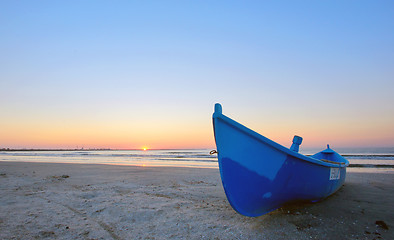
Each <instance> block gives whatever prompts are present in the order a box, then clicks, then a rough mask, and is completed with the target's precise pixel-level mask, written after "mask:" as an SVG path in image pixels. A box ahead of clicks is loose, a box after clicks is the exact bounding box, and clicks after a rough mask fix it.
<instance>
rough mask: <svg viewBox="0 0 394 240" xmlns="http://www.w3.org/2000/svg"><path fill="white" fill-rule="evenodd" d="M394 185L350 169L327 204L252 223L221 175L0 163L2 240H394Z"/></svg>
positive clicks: (385, 176) (385, 174)
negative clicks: (232, 203)
mask: <svg viewBox="0 0 394 240" xmlns="http://www.w3.org/2000/svg"><path fill="white" fill-rule="evenodd" d="M393 186H394V171H393V170H381V171H379V170H373V171H363V170H358V171H357V170H355V169H353V170H352V169H350V170H349V171H348V176H347V179H346V183H345V185H344V187H343V188H341V189H340V190H339V191H338V192H337V193H336V194H334V195H333V196H331V197H329V198H328V199H326V200H324V201H323V202H320V203H315V204H293V205H289V206H285V207H283V208H280V209H278V210H275V211H274V212H271V213H269V214H266V215H264V216H261V217H257V218H249V217H244V216H242V215H239V214H238V213H236V212H235V211H234V210H233V209H232V208H231V206H230V205H229V203H228V202H227V199H226V196H225V194H224V192H223V188H222V186H221V182H220V176H219V170H218V169H199V168H169V167H154V168H145V167H135V166H110V165H93V164H60V163H16V162H13V163H11V162H0V239H45V238H48V239H202V238H205V239H394V187H393ZM376 221H383V223H380V222H378V223H379V225H377V224H376ZM384 224H386V225H387V226H385V225H384ZM386 227H387V228H388V229H385V228H386Z"/></svg>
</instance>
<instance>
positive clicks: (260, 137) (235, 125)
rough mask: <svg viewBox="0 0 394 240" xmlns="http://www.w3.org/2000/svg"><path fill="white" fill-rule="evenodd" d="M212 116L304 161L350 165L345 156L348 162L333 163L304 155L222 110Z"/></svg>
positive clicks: (337, 166)
mask: <svg viewBox="0 0 394 240" xmlns="http://www.w3.org/2000/svg"><path fill="white" fill-rule="evenodd" d="M212 118H213V119H215V118H216V119H221V120H223V121H224V122H226V123H228V124H230V125H231V126H233V127H236V128H237V129H238V130H240V131H242V132H244V133H246V134H248V135H249V136H251V137H253V138H255V139H257V140H258V141H260V142H263V143H265V144H268V145H269V146H271V147H273V148H275V149H277V150H278V151H281V152H284V153H285V154H288V155H290V156H292V157H295V158H297V159H300V160H304V161H307V162H310V163H313V164H316V165H319V166H324V167H330V168H344V167H347V166H349V161H348V160H347V159H345V158H344V160H345V161H346V162H340V163H335V164H333V163H328V162H324V161H321V160H320V159H317V158H313V157H309V156H305V155H303V154H301V153H298V152H294V151H292V150H290V149H288V148H286V147H285V146H283V145H281V144H279V143H277V142H274V141H272V140H271V139H269V138H267V137H264V136H263V135H261V134H259V133H257V132H255V131H253V130H252V129H250V128H248V127H246V126H244V125H242V124H240V123H238V122H236V121H234V120H233V119H231V118H229V117H227V116H226V115H224V114H222V113H220V112H217V111H215V112H214V114H213V116H212ZM219 154H220V152H219Z"/></svg>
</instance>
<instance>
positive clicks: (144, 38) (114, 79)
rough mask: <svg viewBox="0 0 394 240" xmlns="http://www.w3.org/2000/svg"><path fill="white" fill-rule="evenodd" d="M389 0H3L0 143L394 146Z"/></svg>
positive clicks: (393, 13)
mask: <svg viewBox="0 0 394 240" xmlns="http://www.w3.org/2000/svg"><path fill="white" fill-rule="evenodd" d="M393 90H394V2H393V1H1V2H0V114H1V118H0V129H2V130H3V129H4V131H5V132H3V133H0V135H1V136H0V147H2V146H6V147H74V146H76V145H78V146H86V147H105V146H109V147H113V148H118V147H119V148H139V147H142V146H149V147H154V148H183V147H195V148H199V147H213V146H214V142H213V134H212V126H211V114H212V111H213V105H214V103H215V102H220V103H222V105H223V110H224V113H225V114H227V115H228V116H230V117H233V118H234V119H235V120H238V121H240V122H241V123H243V124H245V125H247V126H248V127H251V128H252V129H254V130H256V131H257V132H259V133H261V134H263V135H265V136H267V137H269V138H271V139H273V140H275V141H278V142H280V143H281V144H284V145H289V144H290V143H291V139H292V136H293V135H294V134H298V135H301V136H303V137H304V144H305V146H321V145H322V146H323V145H324V144H325V143H327V142H328V143H331V144H332V145H334V146H394V94H393Z"/></svg>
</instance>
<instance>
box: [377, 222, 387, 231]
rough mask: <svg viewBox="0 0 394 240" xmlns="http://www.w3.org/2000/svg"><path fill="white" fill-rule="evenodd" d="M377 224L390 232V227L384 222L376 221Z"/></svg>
mask: <svg viewBox="0 0 394 240" xmlns="http://www.w3.org/2000/svg"><path fill="white" fill-rule="evenodd" d="M375 224H376V225H378V226H379V227H381V228H383V229H386V230H389V226H387V224H386V223H385V222H384V221H376V222H375Z"/></svg>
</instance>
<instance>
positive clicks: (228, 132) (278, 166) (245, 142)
mask: <svg viewBox="0 0 394 240" xmlns="http://www.w3.org/2000/svg"><path fill="white" fill-rule="evenodd" d="M213 128H214V133H215V141H216V148H217V153H218V161H219V168H220V175H221V178H222V183H223V188H224V190H225V193H226V196H227V199H228V201H229V202H230V204H231V206H232V207H233V208H234V210H236V211H237V212H238V213H240V214H242V215H245V216H249V217H257V216H260V215H263V214H266V213H268V212H271V211H273V210H275V209H277V208H280V207H281V206H283V205H284V204H286V203H289V202H294V201H310V202H317V201H320V200H322V199H324V198H326V197H328V196H330V195H331V194H333V193H335V192H336V191H337V190H338V189H339V188H340V187H341V186H342V185H343V183H344V181H345V178H346V167H347V166H348V165H349V162H348V161H347V160H346V159H345V158H343V157H342V156H341V155H339V154H338V153H336V152H335V151H333V150H332V149H330V147H329V145H327V149H325V150H323V151H321V152H319V153H316V154H314V155H312V156H305V155H302V154H300V153H298V149H299V145H300V144H301V142H302V138H301V137H298V136H295V137H294V139H293V144H292V146H291V147H290V149H289V148H286V147H284V146H282V145H280V144H278V143H276V142H274V141H272V140H270V139H268V138H266V137H264V136H262V135H260V134H258V133H257V132H254V131H252V130H251V129H249V128H247V127H245V126H243V125H241V124H239V123H238V122H236V121H234V120H232V119H231V118H229V117H227V116H225V115H223V114H222V106H221V105H220V104H218V103H217V104H215V112H214V114H213Z"/></svg>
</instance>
